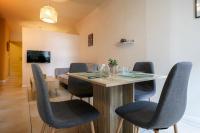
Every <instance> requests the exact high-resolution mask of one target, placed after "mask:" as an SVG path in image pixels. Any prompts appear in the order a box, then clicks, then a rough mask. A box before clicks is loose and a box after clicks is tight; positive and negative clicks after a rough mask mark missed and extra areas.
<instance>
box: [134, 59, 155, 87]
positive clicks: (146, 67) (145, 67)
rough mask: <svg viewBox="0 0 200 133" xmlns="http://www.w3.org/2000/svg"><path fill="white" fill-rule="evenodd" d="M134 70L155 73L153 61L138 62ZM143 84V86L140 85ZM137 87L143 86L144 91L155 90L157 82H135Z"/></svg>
mask: <svg viewBox="0 0 200 133" xmlns="http://www.w3.org/2000/svg"><path fill="white" fill-rule="evenodd" d="M133 71H138V72H144V73H152V74H153V73H154V65H153V63H152V62H136V63H135V65H134V67H133ZM139 86H142V87H139ZM135 88H141V89H143V90H144V91H155V90H156V83H155V81H154V80H152V81H145V82H139V83H135Z"/></svg>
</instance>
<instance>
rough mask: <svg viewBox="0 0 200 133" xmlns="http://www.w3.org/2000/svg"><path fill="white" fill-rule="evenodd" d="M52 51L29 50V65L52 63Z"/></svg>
mask: <svg viewBox="0 0 200 133" xmlns="http://www.w3.org/2000/svg"><path fill="white" fill-rule="evenodd" d="M50 61H51V52H50V51H35V50H27V63H50Z"/></svg>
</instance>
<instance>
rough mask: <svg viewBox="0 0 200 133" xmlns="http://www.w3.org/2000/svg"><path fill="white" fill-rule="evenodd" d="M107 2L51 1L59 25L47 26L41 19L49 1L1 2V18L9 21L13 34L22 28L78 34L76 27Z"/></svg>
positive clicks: (14, 0)
mask: <svg viewBox="0 0 200 133" xmlns="http://www.w3.org/2000/svg"><path fill="white" fill-rule="evenodd" d="M103 1H105V0H51V1H50V5H51V6H53V7H54V8H55V9H56V10H57V12H58V23H57V24H47V23H44V22H41V21H40V19H39V13H40V8H41V7H42V6H44V5H47V4H48V0H0V16H2V17H3V18H5V19H6V20H7V23H8V26H9V27H10V30H11V31H12V32H20V31H21V27H22V26H26V27H38V28H42V29H49V30H54V31H61V32H68V33H76V30H75V25H76V24H77V23H78V22H79V21H80V20H81V19H82V18H84V17H85V16H87V15H88V14H89V13H90V12H91V11H93V10H94V9H95V8H96V7H97V6H98V5H99V4H101V2H103Z"/></svg>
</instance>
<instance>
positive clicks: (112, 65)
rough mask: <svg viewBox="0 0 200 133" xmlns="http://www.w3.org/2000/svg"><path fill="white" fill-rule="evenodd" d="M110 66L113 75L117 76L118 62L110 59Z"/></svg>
mask: <svg viewBox="0 0 200 133" xmlns="http://www.w3.org/2000/svg"><path fill="white" fill-rule="evenodd" d="M108 65H109V67H110V72H111V73H112V74H116V66H117V65H118V62H117V60H116V59H111V58H110V59H109V60H108Z"/></svg>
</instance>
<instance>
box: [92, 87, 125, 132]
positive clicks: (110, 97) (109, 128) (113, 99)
mask: <svg viewBox="0 0 200 133" xmlns="http://www.w3.org/2000/svg"><path fill="white" fill-rule="evenodd" d="M122 94H123V91H122V86H116V87H109V88H106V87H103V86H100V85H94V87H93V95H94V96H93V97H94V104H93V105H94V107H95V108H96V109H98V111H99V112H100V117H99V118H98V119H97V120H96V121H95V130H96V133H115V132H116V129H117V124H118V118H119V117H118V116H117V115H116V113H115V109H116V108H117V107H119V106H121V105H122V104H123V99H122Z"/></svg>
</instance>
